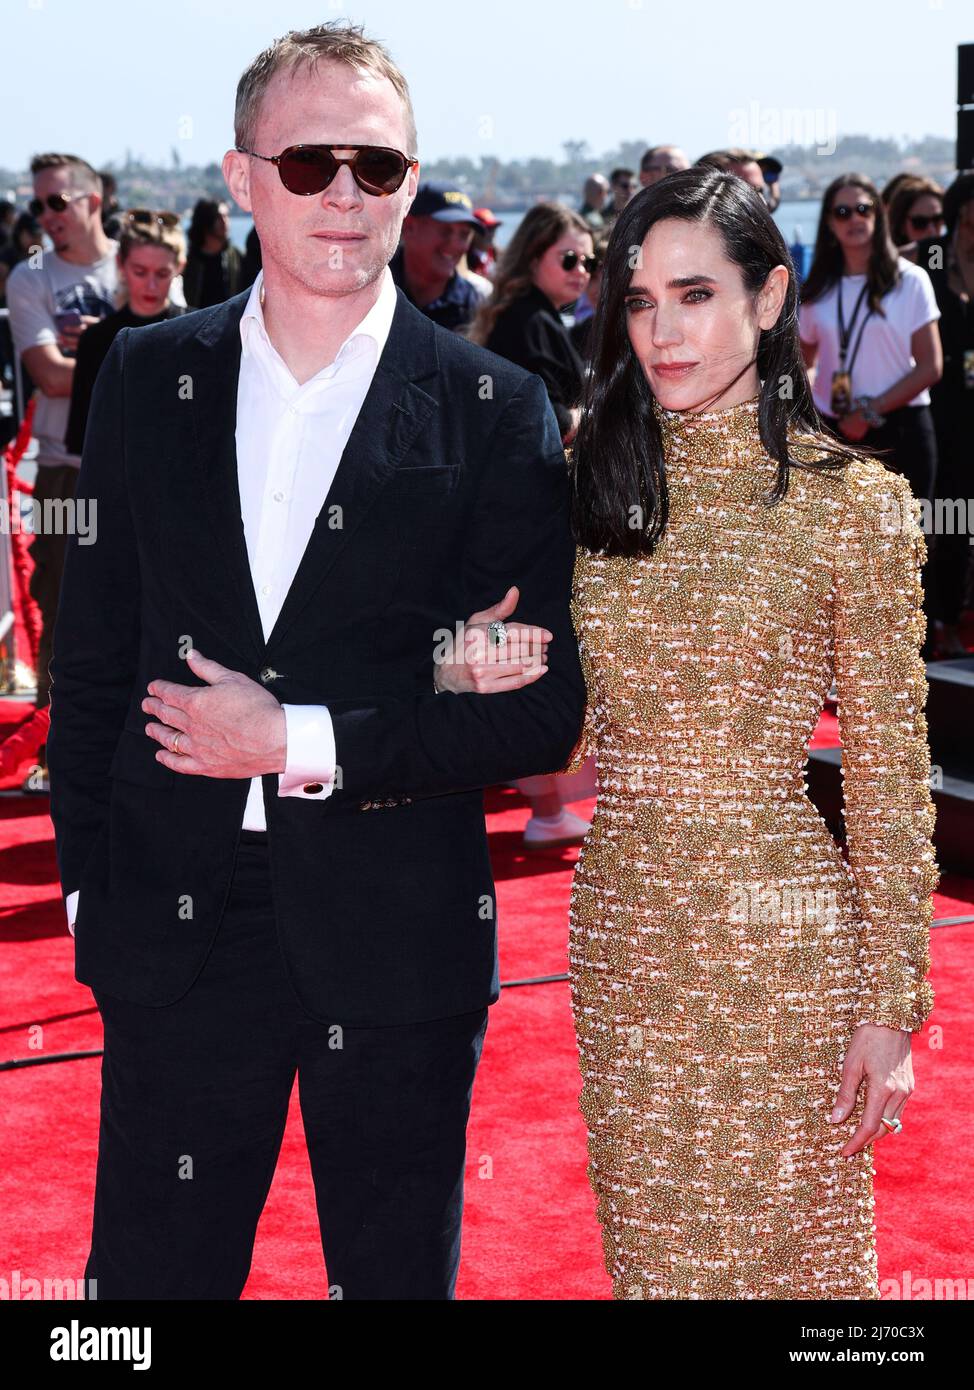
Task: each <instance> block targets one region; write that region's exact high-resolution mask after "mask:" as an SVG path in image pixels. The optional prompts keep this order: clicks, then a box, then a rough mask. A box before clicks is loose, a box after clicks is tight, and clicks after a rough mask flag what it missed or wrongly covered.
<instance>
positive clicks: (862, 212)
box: [832, 203, 876, 222]
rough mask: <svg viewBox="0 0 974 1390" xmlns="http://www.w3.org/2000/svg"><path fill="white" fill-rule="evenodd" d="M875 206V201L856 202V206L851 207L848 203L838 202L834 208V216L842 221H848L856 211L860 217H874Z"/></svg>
mask: <svg viewBox="0 0 974 1390" xmlns="http://www.w3.org/2000/svg"><path fill="white" fill-rule="evenodd" d="M875 206H876V204H875V203H856V204H855V206H854V207H850V206H849V204H848V203H836V205H835V207H834V208H833V209H832V216H833V217H837V218H838V219H839V221H840V222H848V220H849V218H850V217H851V216H852V214H853V213H854V212H857V213H858V214H859V216H860V217H872V215H873V208H874V207H875Z"/></svg>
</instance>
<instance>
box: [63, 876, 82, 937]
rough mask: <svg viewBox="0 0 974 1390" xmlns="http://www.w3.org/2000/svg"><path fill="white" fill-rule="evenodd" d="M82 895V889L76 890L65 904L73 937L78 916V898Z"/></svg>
mask: <svg viewBox="0 0 974 1390" xmlns="http://www.w3.org/2000/svg"><path fill="white" fill-rule="evenodd" d="M80 894H81V889H80V888H76V889H75V890H74V892H73V893H69V894H68V896H67V898H66V899H65V902H64V905H65V908H66V909H67V914H68V931H69V932H70V933H71V935H72V936H74V923H75V918H76V917H77V915H78V898H79V896H80Z"/></svg>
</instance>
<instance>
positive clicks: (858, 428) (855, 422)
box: [839, 410, 869, 442]
mask: <svg viewBox="0 0 974 1390" xmlns="http://www.w3.org/2000/svg"><path fill="white" fill-rule="evenodd" d="M839 429H840V430H841V431H842V433H843V434H844V435H845V437H846V439H851V440H853V442H855V441H856V440H858V439H862V438H863V437H864V436H865V435H866V434H868V433H869V425H868V424H867V423H866V417H865V415H863V413H862V411H861V410H850V412H849V414H848V415H842V416H840V417H839Z"/></svg>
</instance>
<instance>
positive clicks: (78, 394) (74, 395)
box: [64, 304, 186, 454]
mask: <svg viewBox="0 0 974 1390" xmlns="http://www.w3.org/2000/svg"><path fill="white" fill-rule="evenodd" d="M185 312H186V310H185V309H183V308H182V307H181V306H180V305H178V304H169V305H167V306H166V308H165V309H164V310H163V311H162V313H161V314H153V316H152V318H149V319H143V318H140V317H139V316H138V315H137V314H133V313H132V310H131V309H130V308H129V307H128V305H127V304H126V305H125V307H124V308H122V309H117V310H116V311H115V313H114V314H109V315H108V317H107V318H104V319H102V320H101V322H100V323H93V324H92V325H91V326H90V328H86V329H85V331H84V332H83V333H82V335H81V337H80V338H79V339H78V353H77V358H76V361H75V367H74V378H73V380H72V382H71V408H70V410H69V411H68V427H67V429H66V430H65V432H64V445H65V448H66V449H67V450H68V452H69V453H71V454H80V453H81V446H82V445H83V444H84V440H85V429H86V428H87V425H88V411H89V409H90V408H91V393H92V392H93V391H94V389H95V378H96V377H97V376H98V372H99V369H100V367H101V364H102V363H103V362H104V360H105V358H106V357H107V356H108V349H109V348H110V347H111V345H112V343H113V342H114V341H115V339H116V337H117V336H118V334H119V333H121V331H122V329H123V328H145V327H146V325H147V324H150V323H162V322H163V320H164V319H173V318H177V317H178V316H179V315H180V314H184V313H185Z"/></svg>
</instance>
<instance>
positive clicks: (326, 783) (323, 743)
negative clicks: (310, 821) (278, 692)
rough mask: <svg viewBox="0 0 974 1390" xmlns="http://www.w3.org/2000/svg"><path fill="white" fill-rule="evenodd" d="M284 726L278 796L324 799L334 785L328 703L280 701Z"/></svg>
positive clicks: (332, 739)
mask: <svg viewBox="0 0 974 1390" xmlns="http://www.w3.org/2000/svg"><path fill="white" fill-rule="evenodd" d="M281 709H283V711H284V719H285V724H286V728H287V751H286V753H285V762H284V771H283V772H279V773H278V774H277V794H278V796H300V797H303V798H304V799H305V800H306V801H325V800H326V799H327V798H328V797H329V796H331V794H332V792H333V791H334V789H335V730H334V726H333V725H332V722H331V714H330V713H329V711H328V706H327V705H282V706H281Z"/></svg>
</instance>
